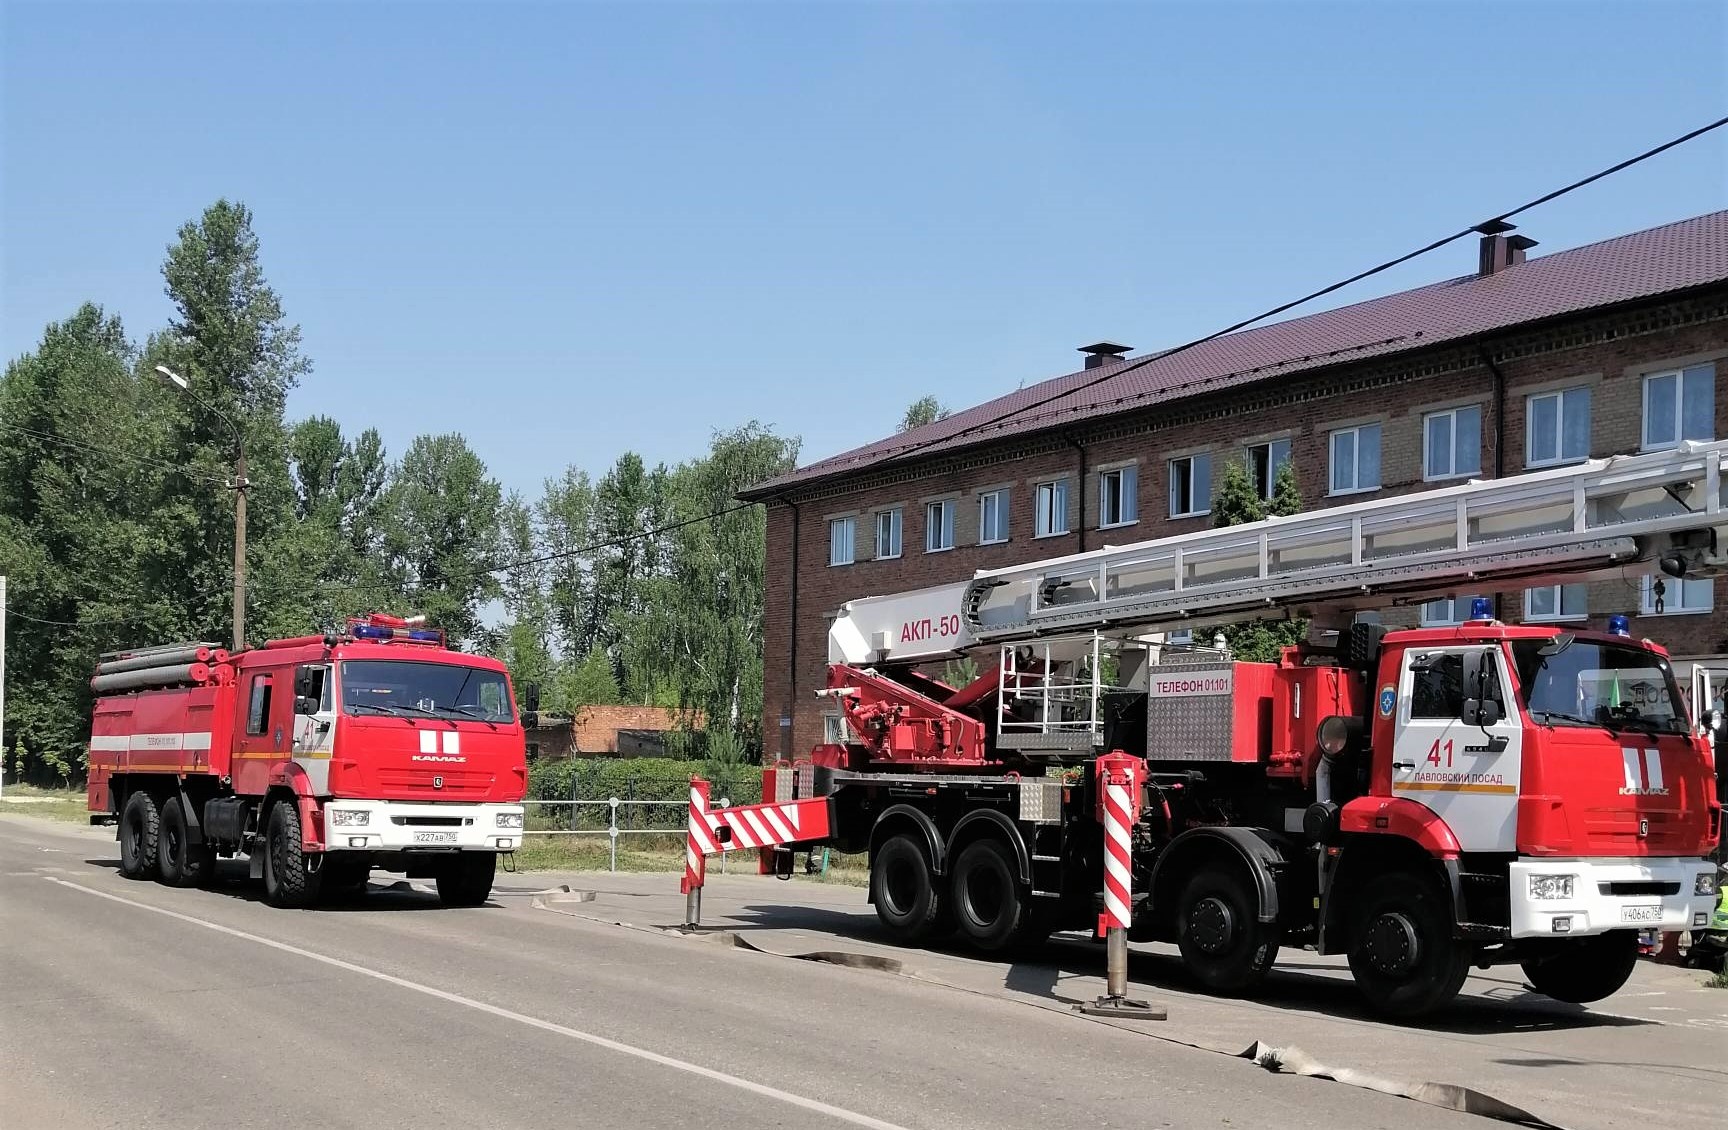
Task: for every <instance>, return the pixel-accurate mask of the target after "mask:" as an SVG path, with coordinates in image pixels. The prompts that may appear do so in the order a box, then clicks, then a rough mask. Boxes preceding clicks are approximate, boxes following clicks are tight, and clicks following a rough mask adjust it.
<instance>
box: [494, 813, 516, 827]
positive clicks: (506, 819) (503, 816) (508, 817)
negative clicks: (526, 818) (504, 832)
mask: <svg viewBox="0 0 1728 1130" xmlns="http://www.w3.org/2000/svg"><path fill="white" fill-rule="evenodd" d="M498 826H499V827H500V828H520V827H521V826H522V814H521V813H520V812H500V813H499V814H498Z"/></svg>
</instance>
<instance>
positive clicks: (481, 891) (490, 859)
mask: <svg viewBox="0 0 1728 1130" xmlns="http://www.w3.org/2000/svg"><path fill="white" fill-rule="evenodd" d="M497 871H498V857H497V856H496V855H494V854H493V853H492V852H489V851H465V852H463V853H462V854H461V855H459V856H457V857H456V858H455V859H452V860H451V861H450V862H449V864H448V865H447V866H446V867H445V868H444V869H443V870H442V871H440V872H438V900H439V901H440V902H442V903H443V904H444V905H445V906H479V905H480V904H482V903H484V902H485V901H486V898H487V896H488V895H490V894H491V893H492V878H493V876H494V875H496V874H497Z"/></svg>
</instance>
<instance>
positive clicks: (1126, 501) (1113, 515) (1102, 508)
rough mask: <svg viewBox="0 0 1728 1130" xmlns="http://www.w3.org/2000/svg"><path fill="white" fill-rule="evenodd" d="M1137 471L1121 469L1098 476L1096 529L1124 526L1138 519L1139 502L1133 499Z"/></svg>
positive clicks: (1126, 468)
mask: <svg viewBox="0 0 1728 1130" xmlns="http://www.w3.org/2000/svg"><path fill="white" fill-rule="evenodd" d="M1138 478H1139V475H1138V470H1137V468H1134V467H1121V468H1118V469H1117V470H1114V471H1102V472H1100V473H1099V475H1098V527H1099V528H1100V529H1103V528H1105V527H1108V526H1126V525H1128V524H1129V523H1130V522H1135V521H1138V520H1139V518H1140V500H1139V499H1138V498H1137V497H1135V496H1136V494H1137V492H1138V489H1139V483H1138V482H1137V479H1138Z"/></svg>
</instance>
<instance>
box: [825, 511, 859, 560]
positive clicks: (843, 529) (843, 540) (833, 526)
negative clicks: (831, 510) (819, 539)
mask: <svg viewBox="0 0 1728 1130" xmlns="http://www.w3.org/2000/svg"><path fill="white" fill-rule="evenodd" d="M857 540H858V519H856V518H835V519H834V520H833V521H831V522H829V523H828V564H830V565H850V564H852V549H853V546H854V544H855V543H856V542H857Z"/></svg>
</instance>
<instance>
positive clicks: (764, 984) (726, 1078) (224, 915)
mask: <svg viewBox="0 0 1728 1130" xmlns="http://www.w3.org/2000/svg"><path fill="white" fill-rule="evenodd" d="M114 857H115V849H114V845H113V842H112V840H111V838H108V836H107V835H105V834H104V833H101V832H97V831H92V830H86V829H80V828H75V827H70V826H56V825H50V824H47V823H44V822H41V821H36V820H30V819H22V818H18V817H11V816H8V817H7V818H5V819H0V1124H3V1125H4V1126H5V1127H6V1128H7V1130H34V1128H36V1127H43V1128H49V1127H52V1128H55V1130H79V1128H84V1127H127V1128H133V1127H157V1126H160V1127H170V1126H171V1127H175V1128H176V1130H194V1128H198V1127H222V1128H225V1130H227V1128H237V1127H275V1126H290V1125H314V1126H328V1127H349V1126H352V1127H361V1126H364V1127H368V1128H378V1127H398V1126H399V1127H410V1128H413V1130H435V1128H437V1127H445V1126H449V1127H462V1128H464V1130H467V1128H470V1127H473V1126H476V1125H484V1126H490V1127H558V1128H566V1127H587V1126H607V1127H613V1126H625V1125H629V1126H645V1127H662V1126H664V1127H673V1126H698V1127H752V1128H754V1127H796V1128H806V1127H810V1128H820V1127H831V1126H832V1127H839V1126H849V1125H850V1126H867V1127H896V1126H897V1127H908V1128H922V1127H931V1128H937V1127H940V1128H944V1130H952V1128H956V1127H1031V1126H1037V1127H1049V1128H1061V1127H1085V1128H1088V1130H1091V1128H1095V1127H1137V1128H1138V1127H1225V1126H1238V1127H1240V1126H1253V1127H1288V1128H1291V1130H1300V1128H1304V1127H1326V1128H1333V1127H1337V1126H1351V1127H1353V1128H1363V1127H1381V1126H1385V1127H1391V1126H1397V1127H1400V1128H1405V1130H1421V1128H1424V1127H1430V1126H1434V1127H1454V1128H1456V1127H1466V1126H1475V1125H1484V1126H1486V1125H1488V1123H1486V1122H1485V1121H1484V1120H1482V1119H1480V1118H1477V1117H1474V1116H1470V1115H1463V1114H1457V1113H1453V1112H1450V1111H1444V1110H1439V1109H1436V1108H1434V1107H1431V1106H1425V1105H1422V1104H1419V1103H1416V1102H1412V1101H1409V1100H1408V1099H1402V1098H1397V1097H1394V1096H1391V1095H1385V1094H1380V1093H1377V1092H1375V1091H1373V1090H1368V1089H1363V1088H1360V1087H1353V1086H1346V1085H1343V1084H1340V1083H1335V1082H1329V1081H1325V1080H1320V1079H1311V1078H1303V1077H1299V1076H1293V1075H1277V1074H1272V1073H1269V1072H1266V1071H1263V1070H1261V1069H1259V1068H1256V1067H1254V1066H1252V1065H1251V1064H1249V1063H1247V1062H1246V1061H1243V1060H1240V1059H1233V1058H1230V1057H1228V1056H1221V1055H1218V1054H1215V1053H1211V1052H1206V1051H1199V1050H1194V1049H1191V1048H1186V1047H1182V1046H1180V1045H1178V1044H1174V1043H1167V1042H1164V1041H1162V1040H1158V1039H1148V1038H1146V1037H1145V1036H1143V1035H1139V1034H1136V1033H1134V1032H1131V1031H1121V1030H1118V1029H1117V1028H1114V1027H1111V1026H1109V1025H1105V1024H1099V1023H1095V1022H1091V1021H1088V1020H1085V1019H1082V1018H1079V1017H1077V1016H1072V1015H1069V1014H1065V1013H1063V1012H1061V1011H1058V1010H1056V1009H1053V1008H1039V1007H1032V1006H1030V1005H1028V1004H1027V1003H1025V1002H1023V1001H1018V1000H1015V999H1011V998H1009V997H1006V996H1001V995H990V994H988V993H982V992H973V991H964V990H963V989H960V988H953V987H946V986H944V985H938V984H932V983H926V982H921V981H919V980H917V979H916V978H912V977H904V976H898V977H897V976H893V975H890V974H886V973H882V972H875V971H867V970H859V969H851V968H843V967H837V966H833V965H827V964H818V963H812V962H801V961H785V960H781V959H779V958H775V957H769V956H763V955H760V954H755V953H749V952H744V951H740V950H737V949H729V948H724V947H721V946H718V945H713V944H710V943H706V942H699V941H692V940H688V939H682V938H677V937H669V936H662V935H660V934H657V933H654V932H652V931H647V930H642V929H629V928H624V927H620V926H618V925H615V924H611V923H609V922H607V921H604V920H602V919H603V918H604V915H602V916H600V917H593V916H577V915H573V914H570V913H560V912H558V911H557V910H555V909H547V908H544V907H541V908H536V907H535V906H534V905H533V904H532V901H531V897H530V896H531V893H532V892H533V891H535V890H537V889H539V888H540V887H543V886H544V885H545V884H544V881H529V880H527V879H526V878H525V877H517V876H503V877H501V884H500V896H499V897H498V898H496V899H494V901H493V904H492V905H489V906H487V907H483V908H479V909H474V910H461V911H450V910H445V909H443V908H441V907H439V906H438V904H437V901H436V898H435V897H433V896H431V895H428V894H425V893H423V892H420V891H415V890H386V889H382V886H381V885H375V888H374V890H373V891H372V892H371V893H370V894H369V895H368V896H367V897H366V898H364V899H363V900H359V901H358V902H356V903H355V904H353V905H350V906H347V907H344V908H338V909H326V910H318V911H300V912H286V911H278V910H273V909H271V908H269V907H266V906H264V905H263V904H262V903H261V902H259V901H258V896H257V892H256V891H255V890H254V889H253V888H251V887H249V886H247V885H245V884H243V883H229V884H225V885H224V886H222V887H220V888H218V889H214V890H172V889H168V888H164V887H161V886H159V885H156V884H152V883H134V882H128V881H126V880H124V879H122V878H121V877H120V876H119V875H118V874H117V872H116V870H115V858H114ZM661 882H662V883H664V882H665V880H664V879H663V877H662V879H661ZM839 894H842V893H838V892H837V895H839ZM844 894H845V897H848V898H850V899H851V900H852V901H861V896H860V895H859V893H858V892H850V893H844ZM609 901H610V902H611V904H612V905H614V906H626V907H627V906H629V905H630V904H631V901H632V896H631V894H630V892H629V891H617V892H614V893H613V894H612V895H611V896H609ZM588 905H592V904H588ZM636 905H637V909H638V911H639V913H638V914H637V915H636V916H635V920H636V921H638V922H650V921H652V920H653V918H654V917H655V916H657V915H659V913H660V906H659V904H658V903H657V902H655V901H654V900H653V899H650V898H648V897H647V896H643V897H642V898H641V899H640V900H639V901H638V902H637V904H636ZM1173 1019H1180V1017H1175V1018H1173ZM1706 1101H1708V1100H1706Z"/></svg>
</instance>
